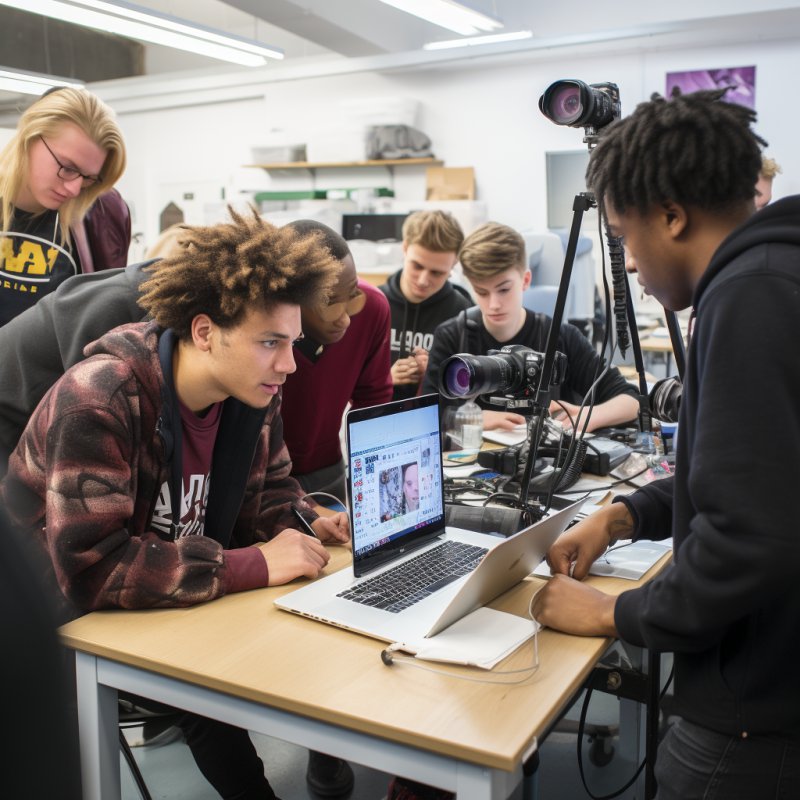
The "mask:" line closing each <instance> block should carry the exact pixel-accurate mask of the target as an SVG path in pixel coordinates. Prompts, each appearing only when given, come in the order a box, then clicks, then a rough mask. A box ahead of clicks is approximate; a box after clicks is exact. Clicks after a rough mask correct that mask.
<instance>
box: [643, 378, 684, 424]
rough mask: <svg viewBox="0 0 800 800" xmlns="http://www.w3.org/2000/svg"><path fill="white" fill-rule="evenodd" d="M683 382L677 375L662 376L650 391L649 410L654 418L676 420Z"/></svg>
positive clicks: (666, 420)
mask: <svg viewBox="0 0 800 800" xmlns="http://www.w3.org/2000/svg"><path fill="white" fill-rule="evenodd" d="M682 394H683V382H682V381H681V379H680V378H678V377H672V378H662V379H661V380H660V381H658V382H657V383H656V385H655V386H653V390H652V391H651V392H650V410H651V412H652V414H653V416H654V417H655V418H656V419H660V420H662V421H663V422H677V421H678V414H679V412H680V408H681V395H682Z"/></svg>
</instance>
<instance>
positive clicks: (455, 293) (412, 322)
mask: <svg viewBox="0 0 800 800" xmlns="http://www.w3.org/2000/svg"><path fill="white" fill-rule="evenodd" d="M463 241H464V233H463V232H462V230H461V226H460V225H459V224H458V222H457V221H456V219H455V217H453V215H452V214H449V213H447V212H446V211H439V210H433V211H415V212H414V213H413V214H410V215H409V216H408V217H407V218H406V221H405V222H404V223H403V267H402V269H400V270H398V271H397V272H395V273H394V275H392V276H391V277H390V278H389V280H388V281H387V282H386V283H384V284H383V285H382V286H380V287H379V288H380V290H381V291H382V292H383V293H384V294H385V295H386V298H387V299H388V301H389V306H390V308H391V311H392V339H391V348H392V383H393V384H394V396H393V399H395V400H401V399H403V398H406V397H413V396H414V395H415V394H417V392H418V390H419V386H420V382H421V380H422V376H423V375H424V374H425V370H426V368H427V366H428V353H429V351H430V349H431V344H432V343H433V332H434V331H435V330H436V327H437V326H438V325H439V323H441V322H444V321H445V320H447V319H450V318H451V317H454V316H455V315H456V314H458V312H459V311H461V310H462V309H465V308H469V306H471V305H472V298H470V296H469V294H468V293H467V292H466V291H465V290H464V289H462V288H461V287H460V286H458V285H456V284H453V283H451V282H450V281H449V280H448V278H449V277H450V275H451V274H452V272H453V267H454V266H455V265H456V262H457V261H458V251H459V249H460V247H461V244H462V242H463Z"/></svg>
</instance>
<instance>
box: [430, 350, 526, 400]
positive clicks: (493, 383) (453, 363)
mask: <svg viewBox="0 0 800 800" xmlns="http://www.w3.org/2000/svg"><path fill="white" fill-rule="evenodd" d="M516 378H517V374H516V370H515V369H514V367H513V365H512V358H511V357H510V356H509V355H507V354H502V355H492V356H471V355H467V354H463V355H456V356H451V357H450V358H448V359H447V360H446V361H445V362H444V364H443V365H442V376H441V380H440V382H439V384H440V385H439V391H440V392H441V393H442V394H443V395H444V396H445V397H449V398H450V399H458V398H462V397H469V396H473V397H474V396H475V395H479V394H486V393H488V392H496V391H500V392H506V391H514V390H516V388H517V382H518V381H517V380H516Z"/></svg>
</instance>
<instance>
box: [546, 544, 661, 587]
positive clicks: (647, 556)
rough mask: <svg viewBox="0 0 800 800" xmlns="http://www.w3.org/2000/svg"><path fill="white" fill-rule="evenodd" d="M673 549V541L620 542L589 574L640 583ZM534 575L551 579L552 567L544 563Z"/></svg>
mask: <svg viewBox="0 0 800 800" xmlns="http://www.w3.org/2000/svg"><path fill="white" fill-rule="evenodd" d="M671 549H672V539H664V540H663V541H658V542H650V541H644V540H643V541H639V542H633V543H627V542H626V541H620V542H617V543H616V544H615V545H614V549H612V550H609V551H607V552H606V553H604V554H603V555H602V556H600V558H598V559H597V561H595V562H594V564H592V566H591V568H590V569H589V574H590V575H601V576H603V577H612V578H625V579H626V580H630V581H638V580H639V578H641V577H642V576H643V575H644V574H645V572H647V570H649V569H650V567H652V566H653V564H655V563H656V561H658V560H659V559H660V558H661V557H662V556H663V555H664V554H665V553H668V552H669V551H670V550H671ZM533 574H534V575H536V576H538V577H540V578H549V577H550V567H548V566H547V562H546V561H542V563H541V564H539V566H538V567H536V569H535V570H534V571H533Z"/></svg>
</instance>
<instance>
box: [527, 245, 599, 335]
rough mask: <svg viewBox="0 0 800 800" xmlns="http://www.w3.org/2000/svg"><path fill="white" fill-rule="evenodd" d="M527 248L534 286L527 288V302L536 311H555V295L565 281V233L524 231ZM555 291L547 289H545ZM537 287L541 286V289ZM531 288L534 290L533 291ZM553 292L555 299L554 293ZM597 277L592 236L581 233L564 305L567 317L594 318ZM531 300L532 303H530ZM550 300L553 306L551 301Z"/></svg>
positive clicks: (577, 318)
mask: <svg viewBox="0 0 800 800" xmlns="http://www.w3.org/2000/svg"><path fill="white" fill-rule="evenodd" d="M521 235H522V238H523V239H524V240H525V249H526V251H527V257H528V266H529V268H530V270H531V288H530V289H528V290H526V292H525V294H526V295H527V296H528V299H527V300H526V299H525V298H524V297H523V304H524V305H525V307H526V308H530V309H531V310H533V311H542V312H544V313H546V314H552V313H553V308H555V296H556V294H557V293H558V286H559V284H560V282H561V273H562V271H563V269H564V255H565V251H566V242H565V237H566V234H565V236H564V237H562V236H561V235H560V234H559V233H553V232H545V233H534V232H522V234H521ZM548 289H550V290H552V291H545V290H548ZM534 290H540V291H538V292H536V291H534ZM529 292H530V293H531V294H529ZM551 296H552V300H551V299H550V297H551ZM594 297H595V277H594V258H593V256H592V240H591V239H590V238H589V237H588V236H581V237H580V239H579V240H578V246H577V248H576V254H575V261H574V263H573V265H572V278H571V280H570V283H569V290H568V292H567V302H566V306H565V308H564V321H565V322H566V321H567V320H571V319H575V320H591V319H593V318H594ZM529 303H530V304H531V305H529ZM548 303H549V304H550V306H549V310H548V306H547V304H548Z"/></svg>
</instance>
